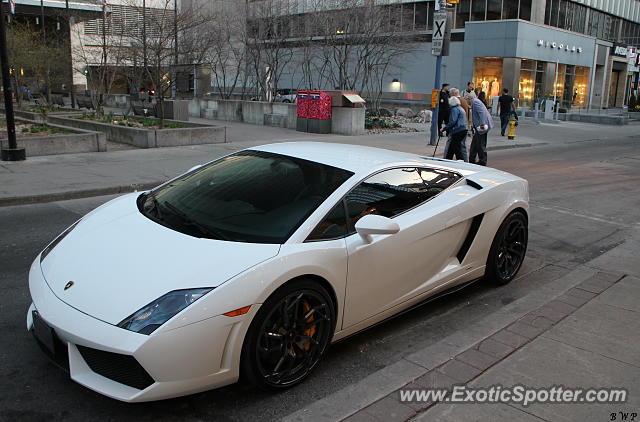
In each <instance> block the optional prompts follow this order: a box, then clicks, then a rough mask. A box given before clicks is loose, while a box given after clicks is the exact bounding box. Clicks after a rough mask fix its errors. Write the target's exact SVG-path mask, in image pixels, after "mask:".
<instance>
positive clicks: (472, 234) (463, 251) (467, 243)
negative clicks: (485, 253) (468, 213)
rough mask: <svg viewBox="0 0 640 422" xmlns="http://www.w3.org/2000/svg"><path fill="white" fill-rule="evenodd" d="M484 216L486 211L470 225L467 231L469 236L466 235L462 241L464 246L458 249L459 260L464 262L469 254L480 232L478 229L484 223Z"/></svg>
mask: <svg viewBox="0 0 640 422" xmlns="http://www.w3.org/2000/svg"><path fill="white" fill-rule="evenodd" d="M483 218H484V213H482V214H478V215H476V216H475V217H473V219H472V220H471V227H469V231H468V232H467V237H465V239H464V242H462V246H461V247H460V250H459V251H458V254H457V255H456V257H457V258H458V261H460V263H462V260H464V258H465V256H467V252H469V248H471V244H473V241H474V239H475V238H476V235H477V234H478V229H480V224H482V219H483Z"/></svg>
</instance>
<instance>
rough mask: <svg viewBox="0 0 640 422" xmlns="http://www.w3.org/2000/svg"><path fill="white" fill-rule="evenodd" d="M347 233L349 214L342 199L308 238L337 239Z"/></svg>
mask: <svg viewBox="0 0 640 422" xmlns="http://www.w3.org/2000/svg"><path fill="white" fill-rule="evenodd" d="M346 234H347V216H346V214H345V212H344V202H343V201H340V202H338V204H337V205H336V206H335V207H333V209H332V210H331V211H329V214H327V216H326V217H325V218H324V219H323V220H322V221H321V222H320V224H318V225H317V226H316V228H315V229H313V231H312V232H311V234H310V235H309V237H307V240H328V239H335V238H338V237H340V236H344V235H346Z"/></svg>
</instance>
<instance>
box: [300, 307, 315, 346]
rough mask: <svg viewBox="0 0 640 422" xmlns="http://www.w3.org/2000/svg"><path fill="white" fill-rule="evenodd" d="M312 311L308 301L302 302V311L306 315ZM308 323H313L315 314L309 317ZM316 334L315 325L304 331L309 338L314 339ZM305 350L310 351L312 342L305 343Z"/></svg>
mask: <svg viewBox="0 0 640 422" xmlns="http://www.w3.org/2000/svg"><path fill="white" fill-rule="evenodd" d="M310 310H311V305H309V302H307V301H306V300H305V301H304V302H302V311H303V312H304V313H305V314H306V313H307V312H309V311H310ZM306 321H307V322H313V314H311V315H309V318H307V319H306ZM315 333H316V326H315V325H313V326H311V327H309V328H307V329H306V330H304V334H305V335H306V336H308V337H313V335H314V334H315ZM303 347H304V350H309V348H310V347H311V342H309V341H307V342H305V343H304V345H303Z"/></svg>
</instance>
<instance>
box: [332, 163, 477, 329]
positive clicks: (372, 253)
mask: <svg viewBox="0 0 640 422" xmlns="http://www.w3.org/2000/svg"><path fill="white" fill-rule="evenodd" d="M460 178H461V176H460V175H458V174H455V173H452V172H447V171H443V170H437V169H426V168H411V167H406V168H395V169H389V170H385V171H382V172H380V173H377V174H374V175H372V176H370V177H369V178H368V179H366V180H364V181H363V182H362V183H360V184H359V185H358V186H356V187H355V188H354V189H353V190H351V192H349V193H348V194H347V196H346V197H345V202H346V207H347V212H348V217H349V222H348V223H349V229H350V233H351V234H349V235H348V236H347V237H346V239H345V240H346V247H347V254H348V269H347V271H348V274H347V289H346V295H345V308H344V319H343V325H342V328H343V329H345V328H348V327H350V326H352V325H354V324H357V323H360V322H362V321H365V320H367V319H369V318H372V317H374V316H375V315H377V314H379V313H381V312H383V311H385V310H388V309H390V308H393V307H394V306H397V305H399V304H401V303H403V302H405V301H407V300H409V299H410V298H412V297H415V296H416V295H418V294H421V293H424V292H426V291H428V290H430V289H432V288H434V287H437V286H438V285H439V284H441V283H444V282H446V279H443V278H441V277H440V278H439V277H435V276H436V275H437V274H440V273H442V271H443V270H445V269H446V268H447V266H448V265H454V264H456V263H457V261H456V260H455V258H454V259H451V257H455V255H456V251H457V250H458V249H459V248H460V246H461V244H462V242H463V241H464V236H465V231H466V228H465V227H464V226H465V225H464V224H459V220H460V219H459V218H458V215H457V211H456V209H455V207H451V203H452V202H456V201H452V199H454V198H453V197H452V196H451V195H450V194H448V192H449V191H448V190H447V188H449V187H450V186H451V185H452V184H454V183H455V182H456V181H457V180H459V179H460ZM453 195H455V194H453ZM367 214H377V215H382V216H385V217H388V218H392V219H393V220H394V221H395V222H396V223H398V225H399V226H400V231H399V232H398V233H396V234H392V235H374V236H371V238H370V241H367V240H365V239H364V238H363V237H362V236H360V235H359V234H358V233H355V230H354V228H353V227H354V225H355V223H356V222H357V221H358V219H359V218H361V217H363V216H364V215H367ZM449 221H452V222H455V223H452V224H449Z"/></svg>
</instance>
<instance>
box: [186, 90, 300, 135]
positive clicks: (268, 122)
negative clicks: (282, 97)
mask: <svg viewBox="0 0 640 422" xmlns="http://www.w3.org/2000/svg"><path fill="white" fill-rule="evenodd" d="M189 114H190V115H191V116H194V117H202V118H205V119H212V120H227V121H232V122H244V123H251V124H254V125H263V126H275V127H282V128H287V129H295V128H296V117H297V116H296V105H295V104H289V103H279V102H276V103H269V102H265V101H243V100H204V99H197V98H196V99H194V100H192V101H191V102H190V103H189Z"/></svg>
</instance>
